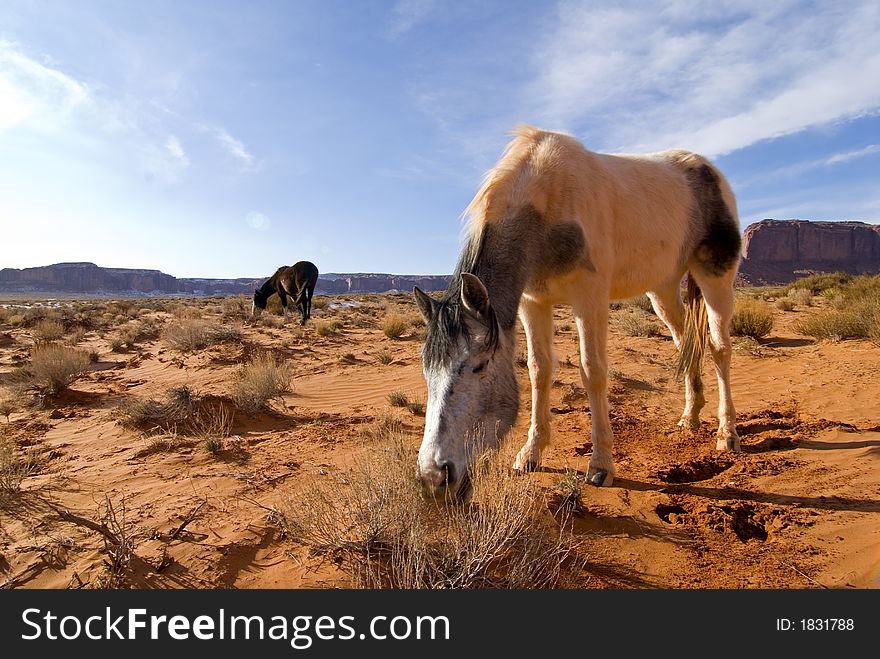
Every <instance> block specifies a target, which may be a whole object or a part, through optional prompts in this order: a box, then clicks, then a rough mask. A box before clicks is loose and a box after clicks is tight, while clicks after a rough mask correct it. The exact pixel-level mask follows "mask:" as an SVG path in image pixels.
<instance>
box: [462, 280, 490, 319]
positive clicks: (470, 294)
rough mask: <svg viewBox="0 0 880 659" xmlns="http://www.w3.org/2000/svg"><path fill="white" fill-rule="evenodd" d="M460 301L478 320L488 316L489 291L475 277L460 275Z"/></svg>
mask: <svg viewBox="0 0 880 659" xmlns="http://www.w3.org/2000/svg"><path fill="white" fill-rule="evenodd" d="M461 301H462V304H464V308H465V309H467V310H468V311H470V312H471V313H472V314H475V315H477V316H479V317H480V318H487V317H488V316H489V291H487V290H486V287H485V286H483V282H481V281H480V279H479V277H477V276H476V275H472V274H470V273H468V272H463V273H461Z"/></svg>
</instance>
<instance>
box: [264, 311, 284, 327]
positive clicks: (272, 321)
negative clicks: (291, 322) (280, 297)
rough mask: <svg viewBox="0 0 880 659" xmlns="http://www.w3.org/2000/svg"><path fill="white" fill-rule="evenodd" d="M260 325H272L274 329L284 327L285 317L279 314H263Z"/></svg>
mask: <svg viewBox="0 0 880 659" xmlns="http://www.w3.org/2000/svg"><path fill="white" fill-rule="evenodd" d="M259 322H260V325H262V326H263V327H271V328H272V329H279V328H281V327H284V319H283V318H279V317H278V316H269V315H267V314H263V315H262V316H260V320H259Z"/></svg>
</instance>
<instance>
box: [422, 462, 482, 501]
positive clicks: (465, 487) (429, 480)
mask: <svg viewBox="0 0 880 659" xmlns="http://www.w3.org/2000/svg"><path fill="white" fill-rule="evenodd" d="M456 472H457V470H456V468H455V465H453V464H452V463H451V462H445V463H443V464H442V465H432V466H431V467H428V468H425V469H420V470H419V479H420V480H421V481H422V486H423V487H424V488H425V491H426V492H427V493H428V494H430V495H431V496H433V497H434V498H435V499H444V500H446V501H455V502H460V501H462V500H463V499H464V498H465V497H466V496H467V494H468V492H469V491H470V480H469V479H468V478H460V477H458V474H457V473H456Z"/></svg>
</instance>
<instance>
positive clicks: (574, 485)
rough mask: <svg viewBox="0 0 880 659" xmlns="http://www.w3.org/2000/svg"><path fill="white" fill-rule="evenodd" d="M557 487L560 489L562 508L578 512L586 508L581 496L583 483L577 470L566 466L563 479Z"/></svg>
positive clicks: (573, 512)
mask: <svg viewBox="0 0 880 659" xmlns="http://www.w3.org/2000/svg"><path fill="white" fill-rule="evenodd" d="M556 489H557V490H558V491H559V495H560V501H559V507H560V508H561V509H562V510H564V511H566V512H568V513H572V514H576V513H579V512H581V511H582V510H583V509H584V502H583V499H582V498H581V483H580V480H579V479H578V473H577V471H575V470H574V469H571V468H569V467H566V468H565V473H564V474H563V475H562V480H561V481H559V483H558V484H557V486H556Z"/></svg>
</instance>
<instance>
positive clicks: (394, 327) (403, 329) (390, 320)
mask: <svg viewBox="0 0 880 659" xmlns="http://www.w3.org/2000/svg"><path fill="white" fill-rule="evenodd" d="M410 327H411V323H410V321H409V319H408V318H407V317H406V316H405V315H403V314H400V313H390V314H388V315H386V316H385V318H384V319H382V333H383V334H385V336H387V337H388V338H389V339H399V338H401V337H403V336H404V335H405V334H406V333H407V332H408V331H409V329H410Z"/></svg>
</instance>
